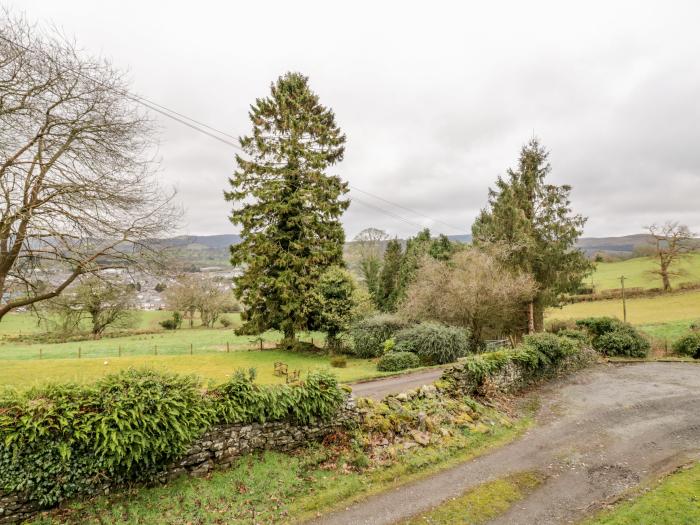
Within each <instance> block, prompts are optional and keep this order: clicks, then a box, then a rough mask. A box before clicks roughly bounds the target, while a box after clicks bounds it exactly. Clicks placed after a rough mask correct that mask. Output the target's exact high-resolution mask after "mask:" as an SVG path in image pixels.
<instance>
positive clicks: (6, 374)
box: [0, 350, 390, 387]
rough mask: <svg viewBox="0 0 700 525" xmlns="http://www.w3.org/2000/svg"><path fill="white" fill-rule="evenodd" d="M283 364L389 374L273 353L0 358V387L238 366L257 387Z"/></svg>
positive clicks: (358, 374)
mask: <svg viewBox="0 0 700 525" xmlns="http://www.w3.org/2000/svg"><path fill="white" fill-rule="evenodd" d="M276 361H282V362H284V363H286V364H287V365H288V367H289V370H290V371H291V370H300V371H301V377H302V378H303V377H304V375H305V374H306V373H307V372H309V371H311V370H320V369H323V370H327V371H330V372H332V373H333V374H334V375H335V376H336V377H337V378H338V379H339V380H340V381H343V382H350V381H356V380H359V379H366V378H370V377H380V376H385V375H390V373H387V372H378V371H377V366H376V364H375V362H374V361H372V360H370V359H348V360H347V367H346V368H331V366H330V357H328V356H327V355H320V354H319V355H317V354H304V353H292V352H282V351H276V350H263V351H250V352H249V351H235V352H231V353H225V352H224V353H217V354H211V353H210V354H201V355H196V354H195V355H192V356H190V355H177V356H174V355H170V356H168V355H159V356H131V357H113V358H86V359H80V360H78V359H43V360H41V361H39V360H31V361H30V360H26V359H25V360H0V385H6V386H12V387H26V386H31V385H36V384H39V383H45V382H47V381H61V382H62V381H75V382H89V381H94V380H95V379H97V378H99V377H102V376H104V375H106V374H109V373H112V372H116V371H118V370H122V369H125V368H129V367H142V366H148V367H150V368H155V369H161V370H169V371H171V372H178V373H181V374H196V375H198V376H200V377H202V378H204V379H205V380H212V381H214V382H215V383H220V382H223V381H225V380H227V379H228V378H229V376H230V375H231V373H232V372H233V371H234V370H236V369H237V368H244V369H248V368H255V369H256V371H257V381H258V382H260V383H280V382H284V380H285V379H284V377H278V376H275V375H274V374H273V372H274V363H275V362H276Z"/></svg>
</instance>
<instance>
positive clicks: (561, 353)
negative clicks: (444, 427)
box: [442, 333, 595, 395]
mask: <svg viewBox="0 0 700 525" xmlns="http://www.w3.org/2000/svg"><path fill="white" fill-rule="evenodd" d="M592 355H595V354H594V353H593V352H592V351H586V346H585V344H584V343H582V342H581V341H577V340H575V339H572V338H570V337H565V336H562V337H559V336H556V335H554V334H548V333H541V334H534V335H529V336H526V337H525V339H524V341H523V344H521V345H520V346H518V347H517V348H514V349H507V350H498V351H495V352H486V353H483V354H474V355H469V356H467V357H466V358H464V359H462V360H461V361H460V362H459V363H457V364H455V365H453V366H451V367H450V368H448V369H446V370H445V372H444V373H443V376H442V380H443V381H445V382H446V383H447V384H448V385H450V387H451V388H452V389H455V390H458V391H460V392H461V393H462V394H465V393H466V394H467V395H471V394H475V393H478V391H479V388H480V387H481V385H482V384H483V383H484V382H485V381H486V379H487V378H489V377H495V376H496V375H498V374H499V373H501V372H502V371H503V370H504V369H505V368H506V367H508V366H513V367H515V368H517V369H518V372H519V373H518V374H516V375H517V376H518V377H517V379H515V381H516V384H513V385H511V386H512V388H513V389H515V388H519V387H522V386H525V385H527V384H529V383H531V382H534V381H537V380H539V379H542V378H546V377H549V376H551V375H554V374H556V373H558V372H559V371H560V370H561V368H562V366H563V363H565V362H566V363H567V366H568V367H570V368H578V367H582V366H585V365H587V364H589V363H590V362H591V361H592V357H591V356H592Z"/></svg>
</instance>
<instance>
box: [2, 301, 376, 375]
mask: <svg viewBox="0 0 700 525" xmlns="http://www.w3.org/2000/svg"><path fill="white" fill-rule="evenodd" d="M169 315H170V314H169V313H168V312H140V317H139V321H138V324H137V325H136V327H135V328H136V329H137V330H151V331H152V333H140V334H134V335H127V336H124V337H104V338H102V339H97V340H93V339H88V340H84V341H72V342H66V343H40V342H34V340H33V339H32V338H30V339H29V340H28V341H24V340H20V341H17V340H12V339H7V338H8V337H13V336H18V335H25V336H27V335H31V334H36V335H37V336H38V335H39V334H40V333H41V332H42V331H43V330H42V328H41V327H38V326H37V323H36V319H35V318H34V317H32V316H31V315H30V314H28V313H19V314H11V315H8V316H6V317H5V319H3V321H2V322H0V336H2V337H4V339H3V340H0V385H7V386H30V385H36V384H39V383H42V382H46V381H76V382H86V381H92V380H94V379H97V378H99V377H102V376H104V375H106V374H108V373H110V372H116V371H118V370H122V369H125V368H129V367H143V366H148V367H151V368H156V369H161V370H169V371H172V372H178V373H182V374H189V373H191V374H196V375H198V376H200V377H201V378H203V379H204V380H212V381H214V382H222V381H225V380H226V379H228V378H229V377H230V375H231V373H233V372H234V371H235V370H236V369H239V368H243V369H248V368H255V369H256V372H257V380H258V381H259V382H261V383H279V382H284V381H285V378H284V377H280V376H276V375H274V373H273V372H274V363H275V362H278V361H279V362H283V363H285V364H286V365H287V366H288V369H289V370H290V371H292V370H298V371H299V372H300V373H301V375H302V377H303V375H304V374H306V373H308V372H309V371H311V370H326V371H331V372H332V373H333V374H335V375H336V376H337V377H338V379H339V380H340V381H344V382H349V381H355V380H358V379H366V378H370V377H377V376H382V375H388V374H386V373H381V372H378V371H377V369H376V364H375V363H374V362H373V361H372V360H369V359H348V360H347V367H346V368H332V369H331V367H330V357H329V356H327V355H323V354H322V353H319V354H314V353H294V352H282V351H277V350H275V349H274V347H275V344H276V343H277V342H278V341H279V340H280V339H281V334H280V333H279V332H274V331H269V332H265V333H264V334H262V336H261V338H260V339H262V346H263V348H264V349H263V350H261V349H260V344H261V340H260V339H258V338H256V337H253V336H237V335H235V333H234V332H233V330H232V329H230V328H229V329H224V328H202V327H195V328H187V326H186V325H187V323H186V322H185V323H184V324H183V328H182V329H180V330H176V331H168V330H162V329H160V327H159V326H158V324H157V323H158V321H160V320H162V319H165V318H167V317H169ZM228 317H229V318H230V319H231V320H232V321H233V322H234V325H235V324H237V323H238V321H239V318H238V314H229V315H228ZM300 339H301V340H303V341H309V342H310V341H312V340H313V341H314V343H316V344H317V345H321V344H323V342H324V337H323V335H322V334H319V333H315V332H312V333H303V334H300ZM190 352H191V353H192V355H190ZM120 354H121V355H120ZM78 356H80V358H78Z"/></svg>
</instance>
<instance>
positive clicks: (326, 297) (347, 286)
mask: <svg viewBox="0 0 700 525" xmlns="http://www.w3.org/2000/svg"><path fill="white" fill-rule="evenodd" d="M317 301H318V308H317V310H318V316H319V319H318V325H317V328H318V329H320V330H322V331H324V332H326V334H327V336H328V337H327V338H326V346H327V347H328V348H329V349H331V350H337V349H339V348H340V340H339V339H338V336H339V335H340V334H341V333H342V332H345V331H346V330H348V328H350V323H351V321H352V317H353V313H354V310H355V306H356V302H355V282H354V281H353V278H352V276H351V275H350V273H349V272H348V271H347V270H345V269H343V268H341V267H339V266H331V267H330V268H328V269H327V270H326V271H325V272H323V274H322V275H321V278H320V280H319V282H318V286H317Z"/></svg>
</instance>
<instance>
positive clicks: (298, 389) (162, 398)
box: [0, 370, 344, 506]
mask: <svg viewBox="0 0 700 525" xmlns="http://www.w3.org/2000/svg"><path fill="white" fill-rule="evenodd" d="M343 399H344V393H343V392H342V391H341V389H340V388H339V387H338V385H337V383H336V380H335V378H333V377H332V376H329V375H326V374H323V373H314V374H310V375H309V377H308V379H306V380H305V381H303V382H301V383H300V384H299V385H297V386H290V385H280V386H259V385H256V384H254V383H253V380H252V377H251V376H250V375H248V374H244V373H243V372H237V373H236V374H234V376H233V378H232V379H231V380H230V381H229V382H228V383H226V384H224V385H221V386H220V387H218V388H216V389H214V390H212V391H210V392H204V391H203V390H202V388H201V384H200V383H199V381H198V380H197V379H195V378H194V377H191V376H178V375H175V374H168V373H160V372H154V371H151V370H128V371H124V372H121V373H118V374H115V375H110V376H107V377H105V378H103V379H101V380H100V381H98V382H97V383H95V384H94V385H87V386H86V385H73V384H68V385H48V386H45V387H42V388H35V389H32V390H28V391H26V392H22V393H18V392H14V391H9V390H6V391H2V392H0V491H6V492H26V493H28V494H29V497H30V499H31V500H32V501H35V502H37V503H38V504H40V505H42V506H51V505H55V504H57V503H60V502H61V501H63V500H65V499H67V498H71V497H74V496H78V495H90V494H95V493H97V492H98V491H100V490H101V487H102V486H103V484H104V483H110V484H115V483H122V482H126V481H141V480H148V479H152V478H153V476H154V474H155V473H156V472H158V471H159V470H160V469H162V468H163V467H165V466H166V465H167V464H168V463H170V462H171V461H173V460H175V459H176V458H177V457H178V456H179V455H180V454H182V453H183V452H184V451H185V450H186V449H187V448H188V447H189V446H190V444H191V443H192V442H193V441H194V440H195V439H196V438H197V437H199V436H200V435H201V434H202V433H203V432H204V431H206V430H207V429H208V428H210V427H211V426H213V425H216V424H219V423H250V422H255V421H267V420H291V421H295V422H299V423H302V424H306V423H309V422H311V421H313V420H315V419H326V418H329V417H330V416H332V415H333V414H334V413H335V412H336V411H337V409H338V407H339V406H340V404H341V403H342V401H343Z"/></svg>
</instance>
